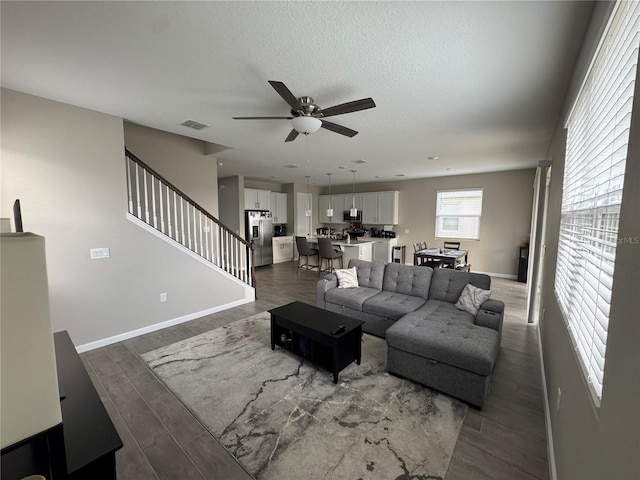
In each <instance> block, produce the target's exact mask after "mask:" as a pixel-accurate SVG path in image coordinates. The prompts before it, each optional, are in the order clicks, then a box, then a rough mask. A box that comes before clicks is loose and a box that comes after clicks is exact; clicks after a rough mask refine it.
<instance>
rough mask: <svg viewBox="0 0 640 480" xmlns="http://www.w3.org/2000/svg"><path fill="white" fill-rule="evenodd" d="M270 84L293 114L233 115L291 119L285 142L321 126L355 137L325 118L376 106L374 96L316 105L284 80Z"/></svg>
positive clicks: (260, 118) (246, 118)
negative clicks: (292, 90)
mask: <svg viewBox="0 0 640 480" xmlns="http://www.w3.org/2000/svg"><path fill="white" fill-rule="evenodd" d="M269 84H270V85H271V86H272V87H273V88H274V90H275V91H276V92H278V95H280V96H281V97H282V98H283V99H284V101H285V102H287V103H288V104H289V106H290V107H291V116H289V117H233V119H234V120H291V124H292V125H293V130H291V132H290V133H289V135H288V136H287V138H286V139H285V142H291V141H292V140H295V139H296V137H297V136H298V135H299V134H300V133H304V134H308V133H314V132H317V131H318V130H319V129H320V127H322V128H326V129H327V130H331V131H332V132H335V133H339V134H340V135H346V136H347V137H354V136H356V135H357V134H358V132H356V131H355V130H352V129H350V128H347V127H343V126H342V125H338V124H336V123H333V122H328V121H326V120H324V118H325V117H333V116H335V115H343V114H345V113H351V112H357V111H358V110H366V109H368V108H373V107H375V106H376V104H375V103H374V101H373V99H372V98H363V99H361V100H354V101H353V102H347V103H342V104H340V105H335V106H333V107H329V108H324V109H322V108H320V107H319V106H318V105H316V104H315V103H313V102H314V100H313V97H299V98H296V97H295V96H294V95H293V93H291V90H289V89H288V88H287V86H286V85H285V84H284V83H282V82H276V81H274V80H269Z"/></svg>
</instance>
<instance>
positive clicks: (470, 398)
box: [317, 260, 504, 408]
mask: <svg viewBox="0 0 640 480" xmlns="http://www.w3.org/2000/svg"><path fill="white" fill-rule="evenodd" d="M352 267H356V271H357V278H358V287H355V288H338V287H339V285H338V279H337V276H336V275H335V274H329V275H327V276H326V277H325V278H324V279H322V280H320V281H319V282H318V285H317V306H318V307H320V308H324V309H326V310H330V311H333V312H338V313H341V314H343V315H347V316H350V317H354V318H357V319H360V320H363V321H364V322H365V324H364V325H363V327H362V328H363V331H365V332H367V333H370V334H373V335H376V336H378V337H382V338H385V339H386V342H387V370H388V371H389V372H390V373H393V374H395V375H398V376H401V377H405V378H408V379H410V380H413V381H416V382H419V383H421V384H423V385H426V386H428V387H431V388H434V389H436V390H440V391H442V392H444V393H447V394H449V395H452V396H455V397H458V398H460V399H462V400H464V401H466V402H468V403H470V404H471V405H474V406H476V407H478V408H481V407H482V406H483V404H484V401H485V399H486V396H487V393H488V389H489V383H490V380H491V374H492V372H493V366H494V364H495V361H496V359H497V357H498V353H499V349H500V337H501V332H502V320H503V313H504V303H503V302H501V301H498V300H493V299H488V300H486V301H484V302H483V303H482V304H481V305H480V306H479V308H478V310H477V313H476V314H475V315H473V314H472V313H469V312H467V311H465V310H460V309H459V308H457V307H456V306H455V304H456V302H457V301H458V299H459V297H460V295H461V293H462V292H463V290H465V287H466V285H467V284H471V285H473V286H474V287H477V288H479V289H482V290H489V289H490V286H491V278H490V277H489V276H488V275H484V274H478V273H469V272H461V271H456V270H452V269H446V268H436V269H432V268H430V267H424V266H411V265H402V264H399V263H389V264H384V263H379V262H367V261H363V260H351V261H350V262H349V268H352Z"/></svg>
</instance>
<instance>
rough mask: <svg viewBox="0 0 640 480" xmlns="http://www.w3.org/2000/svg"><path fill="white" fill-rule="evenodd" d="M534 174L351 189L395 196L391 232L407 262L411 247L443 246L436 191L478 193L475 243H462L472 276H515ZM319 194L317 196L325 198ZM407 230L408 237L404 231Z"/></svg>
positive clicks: (525, 233)
mask: <svg viewBox="0 0 640 480" xmlns="http://www.w3.org/2000/svg"><path fill="white" fill-rule="evenodd" d="M534 179H535V170H532V169H526V170H515V171H507V172H495V173H482V174H474V175H454V176H450V177H436V178H423V179H419V180H402V181H393V182H376V183H369V184H367V183H361V184H356V192H376V191H384V190H398V191H399V192H400V204H399V219H398V220H399V223H398V225H397V226H396V227H395V228H394V231H395V232H396V233H398V234H399V235H400V240H399V243H401V244H405V245H406V246H407V259H406V261H407V262H411V261H412V254H413V244H414V243H416V242H423V241H424V242H427V244H428V245H429V246H442V242H443V241H444V240H443V239H441V238H438V239H436V238H435V213H436V191H437V190H447V189H456V188H482V189H483V197H482V221H481V225H480V240H477V241H476V240H467V241H464V240H463V241H462V242H461V248H463V249H464V250H468V251H469V263H471V268H472V270H473V271H482V272H491V273H495V274H500V275H505V276H515V275H516V274H517V271H518V270H517V269H518V254H519V250H518V247H519V246H520V245H522V244H523V243H524V242H528V241H529V234H530V233H531V232H530V230H531V207H532V203H533V182H534ZM352 191H353V187H352V186H350V185H338V186H336V187H332V189H331V192H332V193H351V192H352ZM326 192H327V189H324V190H323V192H322V193H326ZM406 230H408V231H409V232H408V233H405V231H406Z"/></svg>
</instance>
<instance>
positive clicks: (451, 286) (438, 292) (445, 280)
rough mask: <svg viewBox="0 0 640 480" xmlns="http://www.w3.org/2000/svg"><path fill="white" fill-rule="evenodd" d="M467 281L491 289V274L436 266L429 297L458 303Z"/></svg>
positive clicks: (484, 288)
mask: <svg viewBox="0 0 640 480" xmlns="http://www.w3.org/2000/svg"><path fill="white" fill-rule="evenodd" d="M467 283H470V284H471V285H473V286H475V287H478V288H481V289H483V290H490V289H491V277H490V276H489V275H485V274H482V273H469V272H461V271H459V270H454V269H452V268H436V269H434V270H433V276H432V277H431V285H430V288H429V299H434V300H444V301H445V302H449V303H456V302H457V301H458V298H460V294H461V293H462V290H463V289H464V287H465V285H467Z"/></svg>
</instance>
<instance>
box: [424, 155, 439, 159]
mask: <svg viewBox="0 0 640 480" xmlns="http://www.w3.org/2000/svg"><path fill="white" fill-rule="evenodd" d="M439 158H440V157H438V156H437V155H432V156H430V157H427V160H438V159H439Z"/></svg>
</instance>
